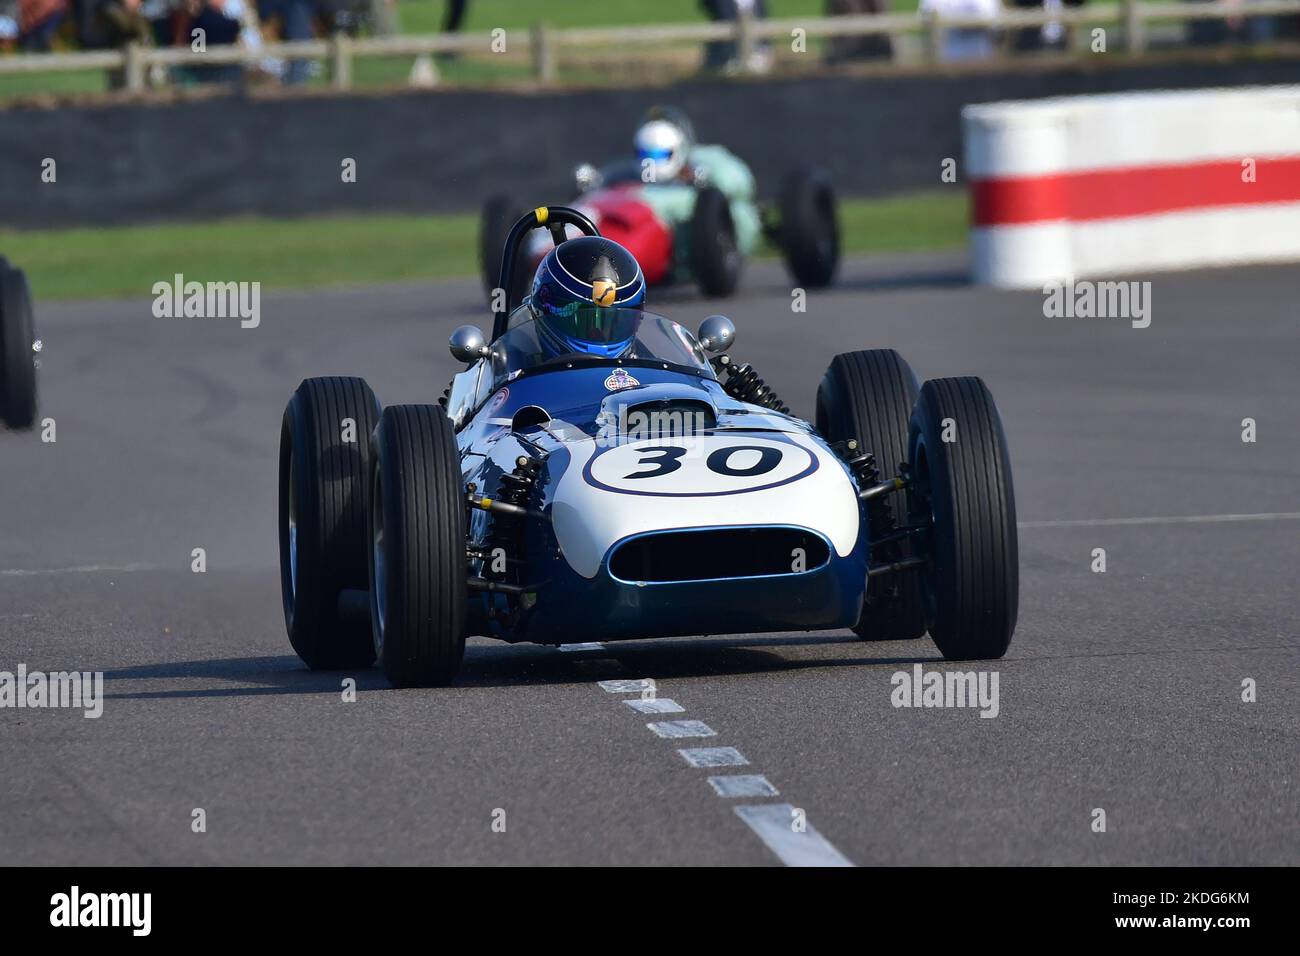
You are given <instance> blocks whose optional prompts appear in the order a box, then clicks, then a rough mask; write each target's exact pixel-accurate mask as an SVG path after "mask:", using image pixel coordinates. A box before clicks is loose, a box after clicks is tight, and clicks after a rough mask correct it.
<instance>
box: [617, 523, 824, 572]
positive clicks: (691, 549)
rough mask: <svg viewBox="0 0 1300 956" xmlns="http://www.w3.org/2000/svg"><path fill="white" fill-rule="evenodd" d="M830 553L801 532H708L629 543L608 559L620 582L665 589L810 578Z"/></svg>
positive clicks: (670, 534) (816, 539)
mask: <svg viewBox="0 0 1300 956" xmlns="http://www.w3.org/2000/svg"><path fill="white" fill-rule="evenodd" d="M830 557H831V554H830V547H829V545H827V543H826V540H825V539H824V538H822V537H821V536H820V535H818V534H814V533H813V532H811V531H807V530H805V529H803V528H710V529H704V530H692V531H661V532H655V533H653V534H644V535H639V536H637V537H635V538H629V539H628V540H627V541H624V542H623V543H622V544H620V545H618V546H617V547H615V549H614V552H613V554H611V555H610V557H609V573H610V574H611V575H612V576H613V577H615V578H618V579H619V580H621V581H628V582H632V583H640V582H645V583H647V584H666V583H672V582H683V581H714V580H719V579H725V578H758V577H769V576H772V575H778V574H782V575H784V574H791V575H793V574H806V573H807V572H809V571H816V570H818V569H819V568H821V567H823V566H824V565H825V564H826V563H827V562H828V561H829V560H830Z"/></svg>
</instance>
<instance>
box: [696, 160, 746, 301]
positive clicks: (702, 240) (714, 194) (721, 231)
mask: <svg viewBox="0 0 1300 956" xmlns="http://www.w3.org/2000/svg"><path fill="white" fill-rule="evenodd" d="M686 230H687V232H686V257H687V258H686V264H687V266H688V268H689V269H690V272H691V278H693V279H694V280H695V284H696V285H698V286H699V288H700V292H702V293H703V294H704V295H706V296H710V297H712V298H726V297H727V296H729V295H731V294H732V293H733V292H735V291H736V285H737V284H738V283H739V282H740V268H741V266H742V265H743V257H742V256H741V254H740V246H739V244H738V243H737V241H736V226H735V223H734V222H733V221H732V219H731V204H730V203H729V202H728V200H727V197H726V195H725V194H723V192H722V191H721V190H720V189H718V188H717V187H715V186H705V187H704V188H703V189H700V190H699V191H698V192H697V193H696V194H695V210H694V212H692V213H691V220H690V222H689V223H687V226H686Z"/></svg>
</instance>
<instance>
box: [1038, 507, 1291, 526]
mask: <svg viewBox="0 0 1300 956" xmlns="http://www.w3.org/2000/svg"><path fill="white" fill-rule="evenodd" d="M1297 519H1300V511H1271V512H1266V513H1263V514H1251V515H1177V516H1174V517H1169V518H1077V519H1070V520H1065V521H1021V522H1019V523H1018V524H1017V525H1016V527H1017V528H1100V527H1106V526H1107V525H1130V524H1216V523H1218V522H1220V521H1295V520H1297Z"/></svg>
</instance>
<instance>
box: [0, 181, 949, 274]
mask: <svg viewBox="0 0 1300 956" xmlns="http://www.w3.org/2000/svg"><path fill="white" fill-rule="evenodd" d="M840 215H841V224H842V229H843V244H844V251H845V253H846V254H861V253H870V252H910V251H922V250H934V249H951V248H955V247H958V246H961V245H962V244H963V243H964V242H965V238H966V199H965V195H964V194H963V193H962V192H960V191H958V190H957V189H955V188H954V189H952V190H944V191H933V192H923V193H914V194H908V195H904V196H893V197H889V198H887V199H850V200H845V201H844V202H842V203H841V208H840ZM477 230H478V217H477V216H476V215H474V214H464V215H454V216H410V215H383V216H331V217H322V218H312V219H226V220H219V221H216V222H208V223H200V224H163V225H150V226H114V227H107V228H102V229H57V230H55V229H51V230H31V231H28V230H23V231H15V230H0V253H3V254H4V255H6V256H7V257H8V258H9V260H10V261H11V262H13V263H14V264H15V265H18V266H20V267H21V268H23V269H25V270H26V271H27V275H28V278H29V279H30V280H31V283H32V291H33V293H34V295H35V296H36V297H37V299H38V300H49V299H85V298H112V297H127V296H143V295H148V294H149V290H150V289H151V288H152V286H153V284H154V283H155V282H159V281H169V280H170V279H171V277H172V275H173V274H175V273H178V272H179V273H182V274H183V275H184V276H185V278H186V279H187V280H191V279H192V280H198V281H200V282H207V281H216V280H220V281H229V280H235V281H250V282H251V281H260V282H261V283H262V285H263V287H264V288H267V289H296V288H297V289H300V288H317V287H327V286H331V285H357V284H363V283H372V282H388V281H397V280H415V279H437V278H446V277H449V276H467V275H474V274H475V273H476V272H477V270H478V262H477V255H476V251H475V250H476V234H477ZM766 254H767V255H774V254H775V253H774V252H773V251H771V250H769V251H768V252H767V253H766Z"/></svg>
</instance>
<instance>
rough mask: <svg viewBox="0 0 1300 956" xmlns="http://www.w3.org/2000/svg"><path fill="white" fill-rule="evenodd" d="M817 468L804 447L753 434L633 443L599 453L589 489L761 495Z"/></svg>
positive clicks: (675, 494)
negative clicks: (762, 491) (763, 491)
mask: <svg viewBox="0 0 1300 956" xmlns="http://www.w3.org/2000/svg"><path fill="white" fill-rule="evenodd" d="M816 469H817V459H816V458H815V457H814V456H813V455H812V453H811V452H809V451H808V450H807V449H806V448H803V447H802V446H800V445H796V444H793V443H791V442H789V441H778V440H774V439H771V438H763V437H759V436H757V435H748V434H747V435H703V436H696V437H691V438H680V439H670V440H662V439H661V440H654V441H644V442H633V443H630V444H626V445H619V446H616V447H614V448H609V449H606V450H604V451H602V452H600V453H598V454H597V455H596V456H595V457H594V458H592V459H591V462H590V464H589V465H588V467H587V479H588V481H589V483H590V484H592V485H594V486H595V487H597V488H601V489H604V490H606V491H614V492H619V493H622V494H629V495H650V496H666V497H695V496H707V495H731V494H740V493H743V492H752V491H760V490H762V489H765V488H773V487H776V486H778V485H783V484H787V483H789V482H791V481H795V480H797V479H799V478H802V477H804V476H805V475H809V474H811V473H812V472H813V471H815V470H816Z"/></svg>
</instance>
